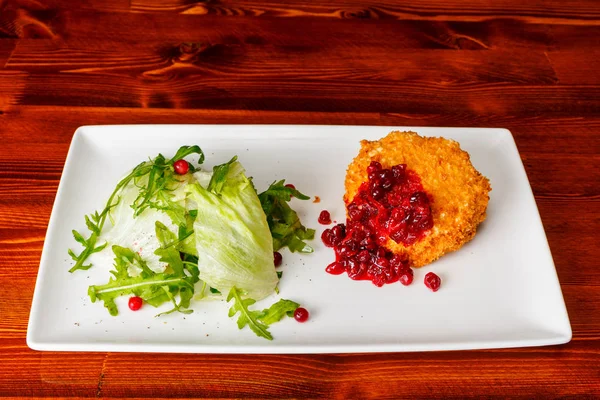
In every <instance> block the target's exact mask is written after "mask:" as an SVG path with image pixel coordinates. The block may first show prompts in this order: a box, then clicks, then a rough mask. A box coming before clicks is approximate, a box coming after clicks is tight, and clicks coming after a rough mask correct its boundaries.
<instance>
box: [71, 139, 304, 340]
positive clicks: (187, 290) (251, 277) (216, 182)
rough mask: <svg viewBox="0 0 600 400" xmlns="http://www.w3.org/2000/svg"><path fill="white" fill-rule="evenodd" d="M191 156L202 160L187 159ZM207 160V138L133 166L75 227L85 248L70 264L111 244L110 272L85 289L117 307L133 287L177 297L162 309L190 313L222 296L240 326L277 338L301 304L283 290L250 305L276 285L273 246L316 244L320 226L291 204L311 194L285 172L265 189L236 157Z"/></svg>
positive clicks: (148, 294)
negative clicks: (276, 326) (311, 225)
mask: <svg viewBox="0 0 600 400" xmlns="http://www.w3.org/2000/svg"><path fill="white" fill-rule="evenodd" d="M192 155H195V156H196V157H198V162H197V164H198V165H196V166H195V165H193V164H192V163H191V162H188V161H186V160H185V158H186V157H188V156H192ZM203 162H204V153H203V152H202V150H201V149H200V147H198V146H182V147H181V148H180V149H179V150H178V151H177V153H176V154H175V155H174V156H173V158H170V159H168V158H165V157H164V156H163V155H162V154H159V155H158V156H156V157H155V158H153V159H151V160H148V161H144V162H142V163H140V164H139V165H137V166H136V167H135V168H133V170H132V171H131V172H130V173H129V174H128V175H127V176H125V177H124V178H123V179H122V180H121V181H120V182H119V183H118V184H117V185H116V187H115V190H114V192H113V193H112V194H111V195H110V197H109V198H108V200H107V202H106V205H105V207H104V208H103V209H102V210H101V211H99V212H98V211H96V212H94V213H93V214H90V215H86V216H85V223H86V226H87V228H88V230H89V232H88V233H86V234H83V233H80V232H78V231H76V230H73V236H74V238H75V240H76V241H77V242H78V243H80V244H81V245H82V246H83V250H81V251H80V252H79V254H77V253H75V252H74V251H73V250H71V249H69V255H70V256H71V257H72V258H73V260H74V261H75V264H74V265H73V267H72V268H71V269H70V272H75V271H78V270H87V269H89V268H91V267H92V264H91V263H90V262H89V260H88V258H89V257H90V256H91V255H92V254H94V253H97V252H102V251H111V252H112V253H113V254H114V269H113V270H112V271H111V274H112V276H111V277H110V279H109V281H108V282H106V283H105V284H102V285H92V286H90V287H89V289H88V294H89V296H90V298H91V300H92V301H93V302H95V301H97V300H99V301H102V302H103V303H104V306H105V307H106V308H107V309H108V311H109V313H110V314H111V315H118V313H119V310H118V308H117V305H116V303H115V299H116V298H117V297H119V296H135V299H136V300H138V301H139V305H141V304H142V303H145V304H149V305H151V306H154V307H158V306H160V305H162V304H163V303H171V304H172V305H173V308H172V309H171V310H169V311H166V312H163V313H161V314H159V316H160V315H163V314H169V313H172V312H180V313H184V314H187V313H191V312H192V309H191V308H190V303H191V301H192V299H195V300H201V299H203V298H206V297H214V296H223V297H224V298H225V299H226V300H227V302H230V303H231V306H230V309H229V317H235V316H236V315H237V324H238V327H239V328H240V329H242V328H244V327H245V326H246V325H247V326H249V328H250V329H251V330H252V331H253V332H254V333H255V334H256V335H258V336H260V337H263V338H266V339H269V340H272V338H273V337H272V335H271V333H270V332H269V330H268V327H269V325H271V324H272V323H274V322H277V321H279V320H281V319H282V318H284V317H285V316H292V315H293V313H294V311H295V310H296V309H297V308H298V307H299V304H298V303H296V302H294V301H291V300H286V299H281V300H279V301H278V302H276V303H275V304H273V305H271V306H270V307H269V308H267V309H264V310H252V309H251V306H252V305H253V304H254V303H255V302H256V301H259V300H262V299H264V298H265V297H267V296H269V295H271V294H272V293H273V292H278V287H277V285H278V283H279V279H280V277H281V273H279V272H277V271H276V270H275V265H274V261H273V254H274V252H275V251H278V250H280V249H282V248H284V247H287V248H288V249H289V250H290V251H292V252H302V253H311V252H312V251H313V249H312V248H311V247H310V246H309V245H308V244H307V243H306V241H307V240H311V239H313V238H314V235H315V231H314V230H313V229H307V228H306V227H305V226H304V225H302V223H301V221H300V219H299V217H298V214H297V213H296V212H295V211H294V210H293V209H292V208H291V207H290V205H289V204H288V203H289V201H290V200H291V199H292V198H293V197H295V198H297V199H301V200H307V199H309V197H308V196H305V195H304V194H302V193H301V192H299V191H298V190H296V189H295V188H294V187H293V186H292V185H287V186H286V185H285V181H284V180H280V181H277V182H274V183H273V184H271V185H270V186H269V188H268V189H267V190H265V191H264V192H262V193H258V192H257V191H256V189H255V187H254V185H253V183H252V179H251V178H249V177H247V176H246V173H245V170H244V168H243V167H242V165H241V164H240V162H239V161H238V160H237V157H233V158H232V159H231V160H230V161H229V162H227V163H225V164H222V165H217V166H215V167H214V168H213V170H212V171H204V170H202V169H201V168H200V166H199V165H200V164H202V163H203ZM139 305H138V306H136V307H137V308H139ZM130 308H132V309H135V308H133V307H132V303H131V301H130Z"/></svg>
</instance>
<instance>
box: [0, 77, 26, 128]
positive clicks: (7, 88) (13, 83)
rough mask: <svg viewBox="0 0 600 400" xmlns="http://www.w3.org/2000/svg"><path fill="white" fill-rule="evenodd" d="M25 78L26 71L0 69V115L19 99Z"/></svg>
mask: <svg viewBox="0 0 600 400" xmlns="http://www.w3.org/2000/svg"><path fill="white" fill-rule="evenodd" d="M26 78H27V74H26V73H23V72H18V71H6V70H4V69H0V117H2V114H3V113H4V111H6V110H8V109H9V108H10V107H11V106H12V105H14V104H16V103H17V102H18V101H19V100H18V99H19V96H20V95H21V94H22V93H23V90H24V89H25V79H26ZM0 121H1V120H0Z"/></svg>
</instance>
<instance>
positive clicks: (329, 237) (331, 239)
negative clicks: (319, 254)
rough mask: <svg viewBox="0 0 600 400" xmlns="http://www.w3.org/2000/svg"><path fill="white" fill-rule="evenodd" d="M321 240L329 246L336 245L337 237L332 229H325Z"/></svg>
mask: <svg viewBox="0 0 600 400" xmlns="http://www.w3.org/2000/svg"><path fill="white" fill-rule="evenodd" d="M321 240H322V241H323V244H324V245H325V246H327V247H333V246H335V242H336V238H335V235H334V234H333V232H332V231H331V229H325V230H324V231H323V233H322V234H321Z"/></svg>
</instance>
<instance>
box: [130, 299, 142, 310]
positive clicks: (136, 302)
mask: <svg viewBox="0 0 600 400" xmlns="http://www.w3.org/2000/svg"><path fill="white" fill-rule="evenodd" d="M143 303H144V300H142V298H141V297H138V296H133V297H130V298H129V309H130V310H131V311H137V310H139V309H140V308H142V304H143Z"/></svg>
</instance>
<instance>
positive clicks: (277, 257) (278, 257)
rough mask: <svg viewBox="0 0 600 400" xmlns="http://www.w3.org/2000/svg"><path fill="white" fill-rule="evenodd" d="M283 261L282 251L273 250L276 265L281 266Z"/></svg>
mask: <svg viewBox="0 0 600 400" xmlns="http://www.w3.org/2000/svg"><path fill="white" fill-rule="evenodd" d="M281 261H283V257H282V256H281V253H280V252H278V251H274V252H273V262H274V263H275V266H276V267H279V266H280V265H281Z"/></svg>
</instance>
